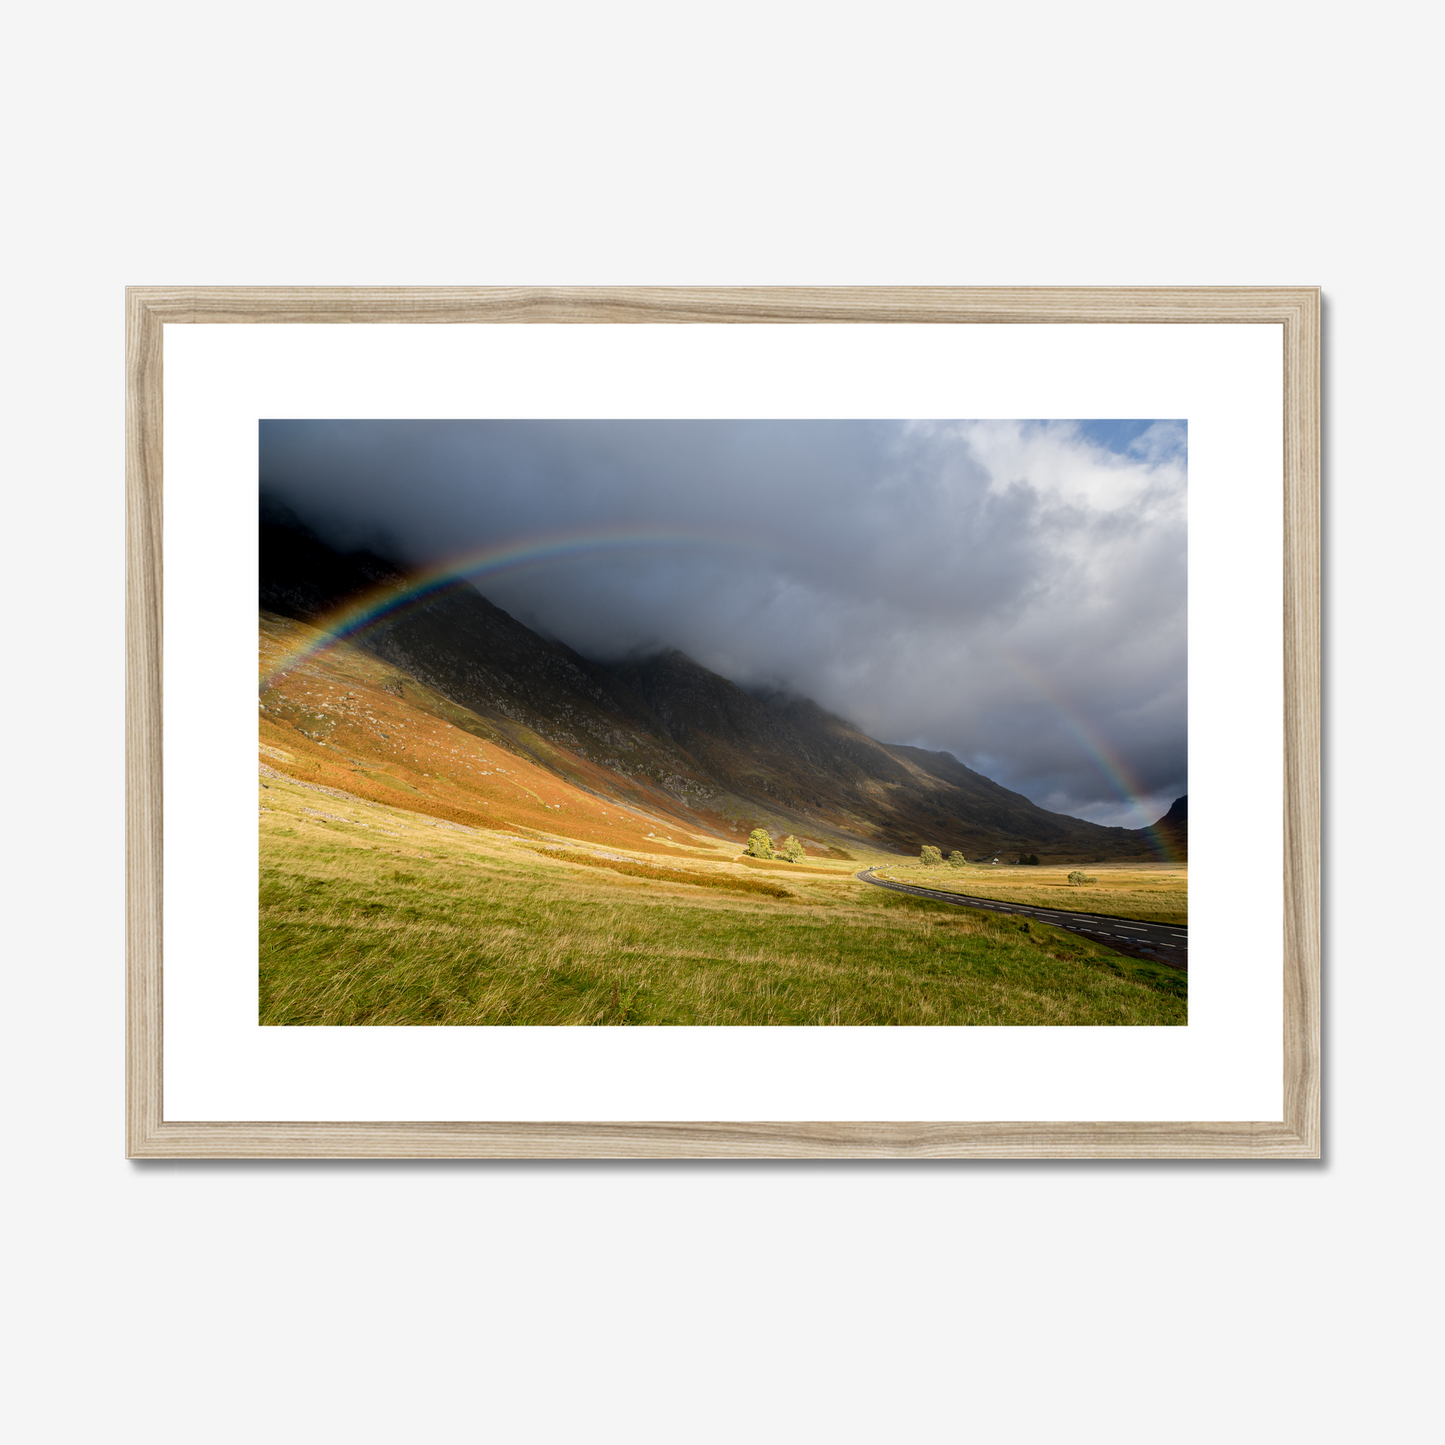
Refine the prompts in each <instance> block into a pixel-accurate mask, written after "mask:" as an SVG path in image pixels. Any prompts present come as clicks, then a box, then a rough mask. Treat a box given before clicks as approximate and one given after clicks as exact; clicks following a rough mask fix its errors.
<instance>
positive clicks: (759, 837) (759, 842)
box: [748, 828, 777, 858]
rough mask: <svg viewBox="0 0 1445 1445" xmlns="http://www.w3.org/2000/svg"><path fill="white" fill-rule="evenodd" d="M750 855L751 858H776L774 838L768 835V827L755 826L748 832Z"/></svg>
mask: <svg viewBox="0 0 1445 1445" xmlns="http://www.w3.org/2000/svg"><path fill="white" fill-rule="evenodd" d="M748 856H749V857H750V858H775V857H776V856H777V854H775V853H774V852H773V840H772V839H771V838H769V837H768V830H767V829H766V828H754V829H753V831H752V832H751V833H749V834H748Z"/></svg>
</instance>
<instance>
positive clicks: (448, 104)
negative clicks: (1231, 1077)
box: [0, 0, 1441, 1445]
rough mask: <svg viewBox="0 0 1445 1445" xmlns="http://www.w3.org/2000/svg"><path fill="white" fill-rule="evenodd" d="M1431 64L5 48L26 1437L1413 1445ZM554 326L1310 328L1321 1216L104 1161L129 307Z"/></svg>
mask: <svg viewBox="0 0 1445 1445" xmlns="http://www.w3.org/2000/svg"><path fill="white" fill-rule="evenodd" d="M1438 26H1439V20H1438V12H1437V11H1435V10H1434V9H1432V8H1430V7H1427V6H1425V5H1423V4H1400V3H1394V4H1391V3H1385V4H1382V5H1377V6H1375V7H1372V8H1369V9H1367V10H1360V9H1358V8H1354V7H1351V8H1349V9H1347V8H1345V7H1343V6H1319V5H1308V6H1307V5H1302V4H1299V5H1294V4H1274V3H1259V0H1252V3H1249V4H1235V3H1222V4H1217V5H1213V6H1209V7H1204V8H1200V7H1183V6H1176V7H1165V6H1160V5H1156V4H1148V5H1144V4H1123V3H1118V0H1105V3H1102V4H1099V5H1095V6H1076V5H1062V4H1032V5H1024V4H1020V5H1014V6H986V7H983V6H970V5H948V6H943V5H938V6H932V5H922V4H894V5H891V6H888V7H882V6H862V5H848V4H838V3H834V4H829V5H821V4H818V5H801V4H786V3H784V4H779V3H776V0H774V3H770V4H738V3H734V4H732V5H729V6H726V7H724V6H712V7H706V8H702V7H682V6H673V5H661V4H658V5H643V4H635V3H634V4H620V5H613V6H584V5H569V4H552V5H534V6H530V7H502V6H496V5H489V6H481V7H477V6H471V7H463V6H455V7H453V6H448V5H437V4H413V5H411V6H407V7H400V6H385V7H384V6H379V5H374V4H357V3H352V4H349V5H323V4H316V3H299V4H298V3H295V0H292V3H288V4H284V5H282V4H275V3H253V4H251V5H248V6H246V7H239V6H237V7H222V6H215V7H200V6H180V5H164V4H146V3H140V4H134V5H129V6H105V7H102V6H98V5H72V6H51V7H32V8H30V9H29V10H26V11H23V12H17V14H16V15H14V16H12V17H11V19H10V22H9V28H8V30H7V41H8V47H7V48H8V52H9V58H8V64H7V70H6V81H5V86H4V90H3V96H0V103H3V104H4V106H5V109H6V112H7V116H6V124H5V130H4V134H5V138H6V150H7V167H6V170H7V184H6V187H5V192H4V194H5V198H6V200H7V201H8V202H9V206H8V208H7V209H8V210H9V220H8V222H7V224H6V227H5V229H4V231H3V233H0V235H3V243H4V245H5V246H6V248H7V250H8V252H9V262H8V267H7V275H8V280H9V294H8V297H7V302H8V305H7V313H8V316H7V319H8V322H9V325H8V327H7V333H6V341H7V345H6V346H5V347H4V355H3V365H4V367H5V383H6V384H5V386H4V387H3V392H0V395H3V402H4V406H5V409H6V412H7V422H6V429H5V437H6V451H5V461H6V465H5V468H4V475H5V486H6V512H5V518H6V522H7V524H8V525H7V540H8V557H7V564H8V565H7V567H6V573H5V575H6V577H7V579H9V584H10V585H9V589H8V596H7V598H6V601H7V616H6V621H7V624H8V625H7V627H6V629H5V635H6V644H7V653H8V655H7V657H6V659H5V664H4V669H3V670H4V673H5V679H6V683H7V685H8V686H7V693H8V694H9V696H8V699H7V701H6V703H5V706H4V709H3V721H4V726H5V730H6V737H5V741H6V744H7V767H6V785H7V786H6V790H5V801H6V804H7V806H6V809H5V814H6V816H5V826H4V828H3V829H0V836H3V839H4V845H5V848H6V851H7V856H8V859H9V862H8V864H7V866H6V870H5V878H6V881H7V883H8V884H9V885H10V888H9V889H8V890H7V892H8V895H9V908H8V916H7V924H8V927H7V929H6V935H5V936H6V944H7V947H6V949H5V962H4V966H5V970H6V978H7V984H8V987H7V994H6V997H7V1001H8V1004H9V1007H8V1009H7V1011H6V1015H5V1017H6V1035H5V1043H6V1047H5V1048H4V1050H3V1055H0V1057H3V1066H4V1068H5V1070H6V1074H7V1080H8V1085H7V1092H6V1099H7V1102H8V1105H9V1111H8V1112H9V1119H10V1123H9V1128H8V1131H7V1144H8V1148H7V1160H8V1163H9V1165H10V1168H9V1182H8V1184H7V1187H6V1189H5V1192H4V1195H3V1198H4V1200H5V1202H6V1204H7V1205H8V1206H9V1209H8V1211H7V1213H8V1214H9V1222H8V1225H7V1227H6V1230H5V1241H6V1245H7V1254H8V1255H9V1265H8V1283H7V1286H6V1296H7V1302H6V1308H5V1310H4V1312H3V1319H4V1321H5V1329H6V1332H7V1334H9V1336H10V1339H9V1341H8V1343H7V1344H6V1346H5V1348H4V1351H3V1355H0V1358H3V1360H4V1362H5V1364H6V1366H7V1367H9V1368H10V1369H11V1370H12V1371H13V1376H12V1380H11V1383H10V1384H9V1385H8V1386H7V1387H6V1388H5V1390H4V1391H3V1393H0V1421H3V1422H4V1423H6V1424H7V1425H8V1426H9V1427H10V1428H9V1433H10V1434H12V1435H13V1437H14V1438H16V1439H17V1440H24V1441H25V1442H27V1445H29V1442H38V1441H64V1442H70V1441H85V1442H90V1441H96V1440H106V1441H129V1440H145V1441H150V1442H158V1445H169V1442H187V1445H190V1442H197V1441H205V1442H208V1445H209V1442H230V1441H247V1442H250V1441H255V1440H268V1441H284V1442H291V1441H306V1442H315V1441H330V1440H345V1441H357V1442H369V1441H381V1440H387V1441H391V1440H408V1441H427V1442H430V1441H452V1440H481V1439H488V1440H498V1441H508V1442H510V1441H547V1442H551V1441H571V1440H589V1441H590V1440H619V1441H629V1442H631V1441H654V1440H656V1441H675V1440H689V1441H691V1440H706V1441H712V1440H718V1441H733V1440H740V1439H766V1440H787V1441H794V1440H800V1439H805V1440H824V1441H834V1440H839V1441H852V1440H883V1439H887V1440H908V1441H913V1440H935V1439H960V1438H964V1439H973V1440H978V1441H988V1442H990V1445H992V1442H1000V1441H1003V1442H1013V1441H1021V1442H1034V1441H1052V1440H1055V1439H1057V1438H1061V1437H1062V1438H1068V1439H1070V1440H1072V1441H1092V1440H1107V1441H1109V1442H1111V1445H1121V1442H1133V1441H1150V1442H1154V1441H1157V1440H1160V1439H1170V1440H1178V1441H1214V1440H1218V1439H1221V1438H1227V1439H1231V1440H1242V1441H1256V1440H1258V1441H1264V1440H1278V1439H1313V1440H1324V1441H1335V1440H1339V1441H1346V1440H1349V1441H1353V1440H1358V1439H1362V1438H1375V1439H1386V1440H1405V1439H1416V1438H1420V1436H1421V1435H1422V1434H1423V1433H1424V1432H1425V1430H1426V1429H1427V1427H1428V1424H1429V1422H1430V1421H1431V1420H1432V1418H1433V1412H1432V1413H1427V1406H1428V1405H1429V1404H1430V1403H1432V1402H1431V1400H1430V1399H1429V1398H1428V1397H1427V1387H1428V1385H1429V1376H1430V1372H1431V1371H1432V1370H1433V1368H1434V1367H1435V1366H1436V1365H1437V1363H1438V1357H1437V1356H1436V1355H1435V1353H1434V1352H1433V1350H1431V1349H1430V1346H1429V1334H1430V1327H1431V1326H1432V1325H1433V1324H1434V1322H1435V1316H1436V1314H1437V1297H1438V1288H1439V1276H1438V1265H1439V1254H1438V1249H1437V1245H1436V1240H1437V1238H1438V1231H1437V1229H1436V1225H1437V1224H1438V1210H1439V1184H1440V1168H1439V1164H1438V1162H1437V1150H1436V1149H1435V1148H1434V1146H1433V1142H1432V1141H1431V1140H1430V1139H1429V1137H1428V1136H1427V1135H1426V1133H1425V1131H1426V1130H1427V1128H1428V1123H1429V1119H1428V1116H1427V1109H1431V1108H1432V1106H1433V1105H1434V1104H1435V1097H1436V1095H1437V1094H1438V1090H1435V1089H1432V1088H1431V1087H1430V1086H1431V1085H1433V1084H1434V1083H1435V1079H1436V1066H1435V1054H1436V1050H1435V1048H1434V1045H1435V1041H1436V1039H1437V1037H1438V1031H1439V1011H1440V1005H1441V987H1440V967H1441V959H1440V949H1439V944H1438V938H1439V934H1438V930H1437V929H1436V928H1435V926H1434V925H1433V923H1432V922H1431V921H1430V918H1429V909H1428V907H1427V904H1428V898H1429V895H1430V893H1431V890H1432V889H1433V888H1436V887H1438V884H1436V883H1435V881H1434V878H1433V873H1432V870H1433V868H1434V852H1435V839H1434V837H1433V833H1432V830H1431V819H1432V817H1433V813H1434V811H1435V807H1436V800H1435V797H1434V793H1435V788H1434V783H1435V768H1434V766H1433V765H1434V752H1435V744H1436V743H1437V740H1438V728H1437V727H1436V725H1435V714H1434V706H1433V705H1434V691H1435V684H1436V677H1435V673H1436V670H1437V662H1438V656H1439V648H1438V642H1437V641H1436V639H1435V632H1434V628H1433V626H1431V625H1429V624H1430V622H1431V614H1432V611H1433V609H1432V608H1431V606H1430V604H1431V603H1432V602H1433V600H1434V598H1433V596H1432V595H1429V594H1427V588H1428V587H1429V584H1430V583H1431V582H1432V581H1433V579H1434V575H1435V567H1434V563H1435V560H1436V559H1435V555H1434V553H1435V539H1436V536H1437V528H1438V522H1439V502H1438V496H1439V489H1440V480H1441V478H1440V472H1441V467H1440V461H1439V443H1438V441H1437V439H1436V437H1435V431H1436V430H1437V426H1438V423H1437V410H1436V401H1437V397H1438V394H1439V383H1440V374H1439V362H1438V349H1437V343H1436V340H1435V338H1436V335H1437V334H1438V328H1439V325H1440V321H1441V316H1440V311H1441V306H1440V299H1439V289H1438V284H1431V285H1430V286H1429V287H1428V289H1427V285H1426V283H1427V273H1426V266H1427V262H1428V263H1429V264H1430V275H1429V281H1430V282H1431V283H1434V282H1435V273H1436V272H1437V271H1438V247H1439V235H1440V203H1439V184H1438V183H1439V171H1438V161H1439V151H1438V140H1439V123H1440V116H1439V111H1438V98H1439V86H1438V77H1437V74H1436V70H1435V65H1434V60H1433V57H1434V55H1435V54H1436V53H1438V42H1439V38H1440V37H1439V33H1438ZM583 281H585V282H596V283H626V282H659V283H669V282H670V283H687V282H714V283H798V282H811V283H858V282H881V283H924V282H934V283H937V282H946V283H1023V284H1042V283H1084V284H1099V283H1121V284H1140V283H1245V284H1250V283H1264V282H1278V283H1319V284H1321V285H1323V286H1324V288H1325V292H1326V297H1327V311H1326V317H1327V324H1326V346H1327V353H1326V369H1327V407H1328V413H1327V471H1326V487H1327V493H1328V529H1329V540H1328V560H1329V567H1330V600H1329V608H1328V621H1329V627H1330V639H1331V642H1330V670H1329V696H1328V706H1329V783H1330V788H1331V791H1330V806H1329V837H1330V845H1331V857H1330V874H1329V880H1330V884H1331V887H1330V889H1329V897H1330V904H1329V917H1328V927H1329V940H1330V942H1329V953H1328V960H1327V976H1326V983H1327V1009H1328V1013H1327V1041H1326V1042H1327V1048H1328V1066H1329V1072H1328V1089H1327V1096H1326V1104H1327V1132H1326V1157H1325V1160H1324V1161H1323V1162H1322V1163H1321V1164H1319V1165H1310V1164H1278V1165H1255V1166H1244V1165H1238V1166H1221V1165H1177V1166H1163V1165H1149V1166H1141V1165H1123V1164H1119V1165H1109V1164H1099V1165H1084V1164H1047V1165H1046V1164H1035V1165H1004V1164H983V1165H979V1164H931V1165H901V1166H900V1165H869V1166H842V1165H836V1166H826V1165H825V1166H821V1167H820V1166H817V1165H811V1166H803V1165H794V1166H779V1165H753V1166H746V1167H736V1166H719V1165H708V1164H695V1165H676V1166H658V1165H635V1164H633V1165H628V1164H617V1165H611V1166H587V1167H583V1166H575V1165H573V1166H568V1165H551V1166H536V1165H518V1164H474V1165H469V1164H436V1165H384V1164H374V1165H373V1164H348V1163H334V1164H314V1165H307V1164H287V1165H283V1164H260V1165H242V1164H234V1165H233V1164H213V1165H198V1164H172V1165H162V1164H146V1165H140V1164H128V1163H126V1162H125V1161H124V1160H123V1159H122V1157H121V1156H122V1139H121V1010H122V976H121V958H122V928H121V926H122V829H121V777H122V746H121V730H120V729H121V583H122V530H121V517H122V511H121V505H122V504H121V496H122V493H121V484H122V454H121V444H122V394H121V376H122V352H121V343H122V287H123V286H124V285H125V284H126V283H178V282H194V283H220V282H230V283H261V282H267V283H286V282H291V283H295V282H324V283H341V282H348V283H382V282H386V283H412V284H420V283H435V282H535V283H546V282H550V283H564V282H583ZM1432 1112H1433V1109H1432Z"/></svg>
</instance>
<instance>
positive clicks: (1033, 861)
mask: <svg viewBox="0 0 1445 1445" xmlns="http://www.w3.org/2000/svg"><path fill="white" fill-rule="evenodd" d="M1019 862H1020V863H1027V864H1029V865H1030V866H1031V867H1033V868H1037V867H1038V866H1039V855H1038V854H1037V853H1030V854H1029V856H1028V857H1027V858H1020V859H1019Z"/></svg>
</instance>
